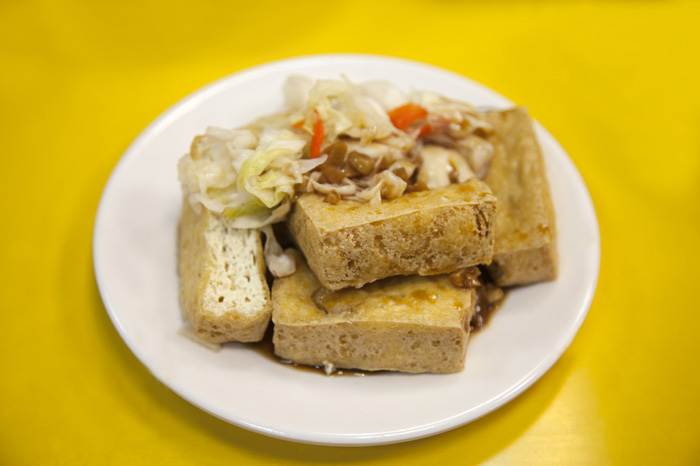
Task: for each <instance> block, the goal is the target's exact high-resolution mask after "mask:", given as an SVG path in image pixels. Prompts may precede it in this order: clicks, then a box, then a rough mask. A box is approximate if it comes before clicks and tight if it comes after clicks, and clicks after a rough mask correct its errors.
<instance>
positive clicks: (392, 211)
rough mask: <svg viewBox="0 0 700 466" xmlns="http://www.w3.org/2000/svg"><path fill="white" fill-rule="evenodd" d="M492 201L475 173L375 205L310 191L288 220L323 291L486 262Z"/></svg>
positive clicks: (489, 249) (490, 247)
mask: <svg viewBox="0 0 700 466" xmlns="http://www.w3.org/2000/svg"><path fill="white" fill-rule="evenodd" d="M495 216H496V199H495V197H494V196H493V195H492V194H491V190H490V189H489V187H488V186H487V185H486V184H484V183H483V182H481V181H479V180H477V179H471V180H468V181H466V182H464V183H461V184H453V185H449V186H446V187H444V188H439V189H434V190H430V191H421V192H414V193H410V194H407V195H404V196H401V197H399V198H397V199H393V200H390V201H383V202H382V203H381V204H379V205H370V204H367V203H358V202H354V201H347V200H341V201H340V202H338V204H336V205H332V204H329V203H327V202H324V200H323V198H322V197H321V196H319V195H317V194H305V195H302V196H300V197H299V199H297V202H296V204H295V207H294V209H293V211H292V214H291V216H290V220H289V225H290V230H291V232H292V235H293V236H294V238H295V241H296V242H297V244H298V245H299V248H300V249H301V250H302V252H303V253H304V255H305V256H306V260H307V261H308V264H309V267H310V268H311V269H312V270H313V272H314V273H315V275H316V277H318V280H319V281H320V282H321V283H322V284H323V286H324V287H326V288H328V289H329V290H339V289H342V288H346V287H355V288H359V287H361V286H363V285H365V284H367V283H371V282H374V281H376V280H380V279H382V278H386V277H390V276H394V275H412V274H417V275H437V274H445V273H450V272H453V271H455V270H457V269H459V268H461V267H469V266H472V265H477V264H489V263H490V262H491V259H492V256H493V248H494V240H495V235H494V231H493V228H492V225H493V223H494V220H495Z"/></svg>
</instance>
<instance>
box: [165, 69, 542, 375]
mask: <svg viewBox="0 0 700 466" xmlns="http://www.w3.org/2000/svg"><path fill="white" fill-rule="evenodd" d="M283 91H284V96H285V104H286V105H285V106H286V109H285V110H284V111H282V112H280V113H277V114H273V115H269V116H264V117H262V118H258V119H257V120H254V121H253V122H251V123H250V124H248V125H247V126H244V127H240V128H236V129H222V128H216V127H210V128H207V129H206V131H205V132H204V134H202V135H200V136H197V137H196V138H195V139H194V141H193V143H192V147H191V149H190V152H189V154H187V155H185V156H184V157H182V158H181V159H180V162H179V166H178V169H179V177H180V181H181V184H182V188H183V209H182V219H181V227H180V230H181V231H180V242H179V248H180V251H179V255H180V263H179V267H180V268H179V271H180V294H181V301H182V308H183V314H184V316H185V318H186V319H187V321H188V325H189V326H190V328H191V329H192V331H193V332H194V333H195V334H196V335H197V336H198V337H199V338H200V339H202V340H204V341H207V342H225V341H244V342H248V341H258V340H260V339H262V338H263V337H264V334H265V329H266V327H267V325H268V322H269V321H270V319H271V318H272V321H273V326H274V337H273V343H274V347H275V353H276V354H277V355H278V356H279V357H280V358H283V359H288V360H289V361H291V362H293V363H297V364H309V365H323V366H324V367H325V368H326V369H327V371H331V370H332V369H333V368H334V367H342V368H355V369H363V370H398V371H405V372H436V373H447V372H455V371H459V370H461V369H462V367H463V364H464V355H465V351H466V344H467V340H468V337H469V332H470V330H471V329H472V328H479V327H481V326H483V323H484V321H485V318H486V316H487V315H488V313H489V312H490V311H491V310H493V309H494V308H495V307H497V306H498V304H499V302H500V301H502V299H503V297H504V293H503V290H502V289H501V288H500V287H499V285H501V286H503V285H512V284H524V283H531V282H535V281H539V280H549V279H553V278H554V277H555V276H556V244H555V241H556V238H555V234H554V213H553V210H552V206H551V200H550V198H549V193H548V189H549V188H548V185H547V180H546V177H545V173H544V167H543V163H542V158H541V154H540V152H539V147H538V146H537V141H536V139H535V136H534V132H533V130H532V124H531V121H530V119H529V116H528V115H527V112H526V111H525V110H524V109H514V110H509V111H498V112H497V111H491V112H485V113H484V112H479V111H477V110H476V109H474V108H473V107H472V106H470V105H468V104H466V103H463V102H459V101H455V100H451V99H448V98H446V97H443V96H440V95H438V94H436V93H433V92H427V91H411V92H404V91H402V90H400V89H398V88H396V87H394V86H392V85H390V84H387V83H383V82H367V83H359V84H355V83H352V82H350V81H349V80H347V79H337V80H333V79H321V80H317V81H314V80H311V79H309V78H306V77H300V76H292V77H290V78H289V79H288V80H287V81H286V83H285V85H284V89H283ZM273 225H275V227H279V226H280V225H283V226H286V227H288V233H289V234H290V236H291V238H292V241H293V243H294V246H295V247H296V248H298V249H299V250H300V251H297V250H296V249H287V250H284V249H283V247H282V245H281V244H280V243H281V242H284V241H278V239H277V237H276V235H275V231H274V230H273ZM276 230H277V233H279V232H280V229H279V228H276ZM263 237H264V238H265V239H264V242H263V240H262V238H263ZM266 271H267V272H269V273H267V276H266ZM490 275H494V278H495V280H496V281H497V284H496V283H493V281H491V279H490ZM268 283H270V284H271V287H272V293H271V295H272V297H271V298H270V291H269V286H268ZM271 316H272V317H271Z"/></svg>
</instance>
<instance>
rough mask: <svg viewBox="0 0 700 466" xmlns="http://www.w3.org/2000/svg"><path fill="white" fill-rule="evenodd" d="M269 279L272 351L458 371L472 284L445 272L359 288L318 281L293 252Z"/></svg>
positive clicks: (295, 357) (290, 356)
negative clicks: (292, 267) (286, 266)
mask: <svg viewBox="0 0 700 466" xmlns="http://www.w3.org/2000/svg"><path fill="white" fill-rule="evenodd" d="M294 257H295V261H296V266H297V267H296V271H295V272H294V273H293V274H292V275H290V276H288V277H284V278H279V279H277V280H275V283H274V285H273V286H272V304H273V313H272V321H273V323H274V336H273V342H274V347H275V353H276V354H277V355H278V356H279V357H281V358H282V359H285V360H289V361H294V362H295V363H297V364H306V365H310V366H320V367H324V368H325V370H326V372H327V373H332V372H333V370H334V369H336V368H352V369H360V370H367V371H377V370H390V371H402V372H413V373H418V372H433V373H451V372H459V371H461V370H462V369H463V368H464V355H465V353H466V350H467V341H468V339H469V321H470V319H471V316H472V314H473V312H474V303H475V295H474V289H468V288H458V287H455V286H454V285H452V283H450V280H449V278H448V277H447V276H445V275H436V276H430V277H421V276H418V275H412V276H409V277H391V278H386V279H384V280H381V281H377V282H374V283H372V284H370V285H366V286H364V287H362V288H360V289H356V288H346V289H344V290H340V291H330V290H327V289H325V288H322V287H321V285H320V283H319V282H318V280H317V279H316V277H315V276H314V274H313V272H311V270H310V269H309V268H308V267H307V266H306V264H305V263H304V260H303V258H301V256H300V255H299V254H298V253H295V254H294Z"/></svg>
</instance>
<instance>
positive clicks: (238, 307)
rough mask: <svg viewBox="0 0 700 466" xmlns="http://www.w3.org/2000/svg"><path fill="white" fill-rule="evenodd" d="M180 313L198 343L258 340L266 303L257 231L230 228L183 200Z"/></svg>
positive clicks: (267, 316)
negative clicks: (198, 340)
mask: <svg viewBox="0 0 700 466" xmlns="http://www.w3.org/2000/svg"><path fill="white" fill-rule="evenodd" d="M178 262H179V264H178V266H179V268H178V272H179V275H180V302H181V304H182V313H183V315H184V317H185V318H186V319H187V321H188V323H189V326H190V328H191V330H192V331H193V332H194V334H195V335H196V336H197V337H198V338H199V339H200V340H202V341H205V342H209V343H223V342H227V341H245V342H250V341H260V340H261V339H262V338H263V336H264V335H265V329H266V328H267V325H268V323H269V322H270V315H271V314H272V304H271V302H270V290H269V287H268V285H267V282H266V280H265V259H264V258H263V248H262V242H261V239H260V230H258V229H250V230H244V229H236V228H232V227H231V226H230V225H229V222H228V221H227V220H226V219H225V218H224V217H222V216H220V215H216V214H213V213H212V212H210V211H208V210H207V209H201V212H199V213H197V212H195V211H194V210H193V209H192V206H191V205H190V203H189V202H188V201H187V200H186V199H184V200H183V203H182V217H181V219H180V228H179V235H178Z"/></svg>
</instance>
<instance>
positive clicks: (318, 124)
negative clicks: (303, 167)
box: [311, 110, 324, 159]
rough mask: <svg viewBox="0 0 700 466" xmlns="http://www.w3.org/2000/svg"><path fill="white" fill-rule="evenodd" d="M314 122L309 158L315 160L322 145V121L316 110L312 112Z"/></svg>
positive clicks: (319, 153)
mask: <svg viewBox="0 0 700 466" xmlns="http://www.w3.org/2000/svg"><path fill="white" fill-rule="evenodd" d="M314 114H315V115H316V121H315V122H314V134H313V136H311V158H312V159H315V158H316V157H318V156H319V155H321V146H322V145H323V133H324V129H323V121H322V120H321V116H320V115H319V114H318V111H317V110H314Z"/></svg>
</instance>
